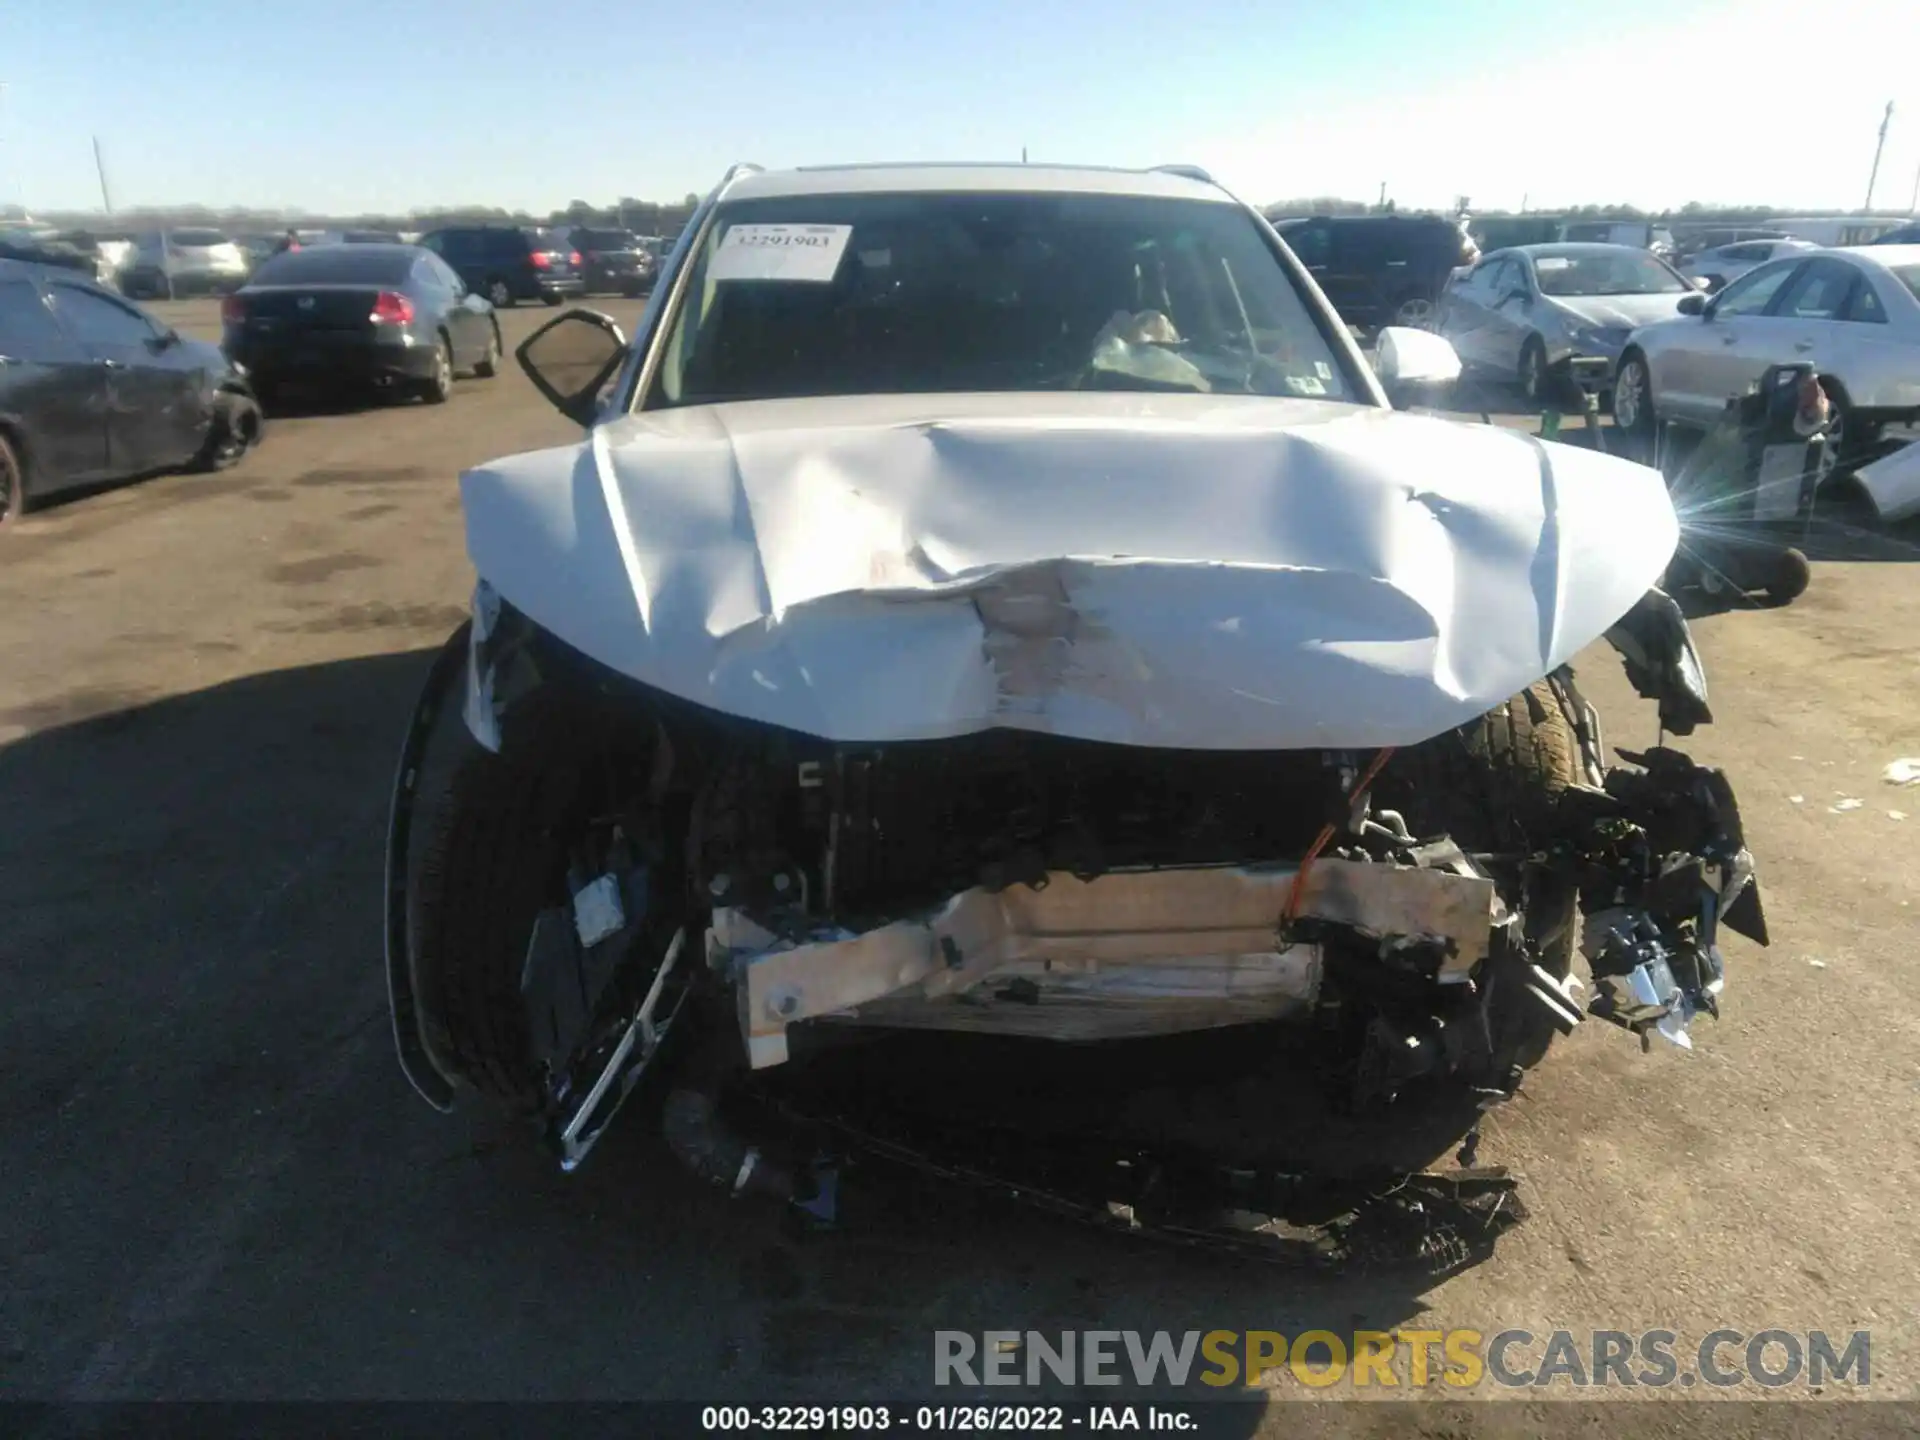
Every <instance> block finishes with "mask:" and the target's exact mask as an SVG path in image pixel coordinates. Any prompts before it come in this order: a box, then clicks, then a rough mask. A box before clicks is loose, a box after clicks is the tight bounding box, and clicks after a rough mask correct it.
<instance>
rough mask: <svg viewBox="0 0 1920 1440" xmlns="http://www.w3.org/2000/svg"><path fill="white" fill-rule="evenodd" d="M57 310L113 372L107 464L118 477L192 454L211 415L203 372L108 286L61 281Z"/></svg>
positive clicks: (54, 290)
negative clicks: (183, 359)
mask: <svg viewBox="0 0 1920 1440" xmlns="http://www.w3.org/2000/svg"><path fill="white" fill-rule="evenodd" d="M47 288H48V291H49V292H50V298H51V299H52V302H53V311H54V314H55V315H56V316H57V317H58V318H59V319H60V322H61V323H62V324H63V325H65V326H66V328H67V330H68V332H69V333H70V334H72V335H73V336H74V337H75V338H76V339H77V340H79V342H80V343H81V345H82V346H84V347H85V348H86V350H87V353H88V354H89V355H90V356H91V357H92V359H93V361H94V363H95V364H97V365H99V366H100V367H101V368H102V369H103V370H105V371H106V376H107V402H108V409H107V463H108V466H109V467H110V469H111V470H112V472H113V473H114V474H115V475H139V474H144V473H145V472H147V471H149V470H164V469H168V468H170V467H172V466H175V465H179V464H181V463H183V462H184V461H186V460H187V459H189V458H191V456H192V455H193V453H194V452H195V451H196V450H198V449H199V448H200V442H201V438H202V437H203V436H204V435H205V434H206V427H207V421H208V418H209V417H208V413H207V406H206V399H205V395H204V393H203V388H204V387H203V385H202V383H201V381H202V377H201V375H200V373H199V371H198V370H197V369H196V368H195V367H193V366H191V365H188V364H185V363H183V362H182V357H181V356H180V354H179V353H178V348H177V342H169V341H168V340H167V338H166V332H165V331H163V330H162V329H161V328H160V327H159V326H158V325H156V324H154V322H153V321H152V320H150V319H148V318H147V317H146V316H145V315H143V314H141V313H140V311H138V310H136V309H134V308H133V306H131V305H128V304H126V303H125V302H124V301H122V300H119V299H117V298H116V297H113V296H110V295H108V294H107V293H106V292H105V291H101V290H95V289H92V288H90V287H87V286H84V285H78V284H74V283H72V282H69V281H62V280H56V281H54V282H53V283H52V284H51V285H49V286H48V287H47Z"/></svg>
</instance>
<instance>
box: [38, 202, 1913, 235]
mask: <svg viewBox="0 0 1920 1440" xmlns="http://www.w3.org/2000/svg"><path fill="white" fill-rule="evenodd" d="M699 203H700V197H699V196H698V195H686V196H683V197H682V198H681V199H680V200H679V202H678V203H673V202H667V201H659V200H640V199H636V198H634V197H633V196H631V195H623V196H621V197H620V198H619V199H618V200H616V201H614V202H613V203H612V204H611V205H595V204H591V203H589V202H588V201H585V200H575V201H572V202H571V203H569V204H568V205H567V206H566V208H565V209H563V210H551V211H548V212H547V213H546V214H544V215H539V214H535V213H533V212H532V211H528V210H508V209H503V208H502V207H500V206H498V205H444V206H438V207H435V208H432V209H426V210H412V211H408V212H407V213H406V214H404V215H396V214H376V213H372V212H366V213H361V214H352V215H349V214H315V213H313V212H311V211H306V210H257V209H247V208H244V207H230V208H226V209H217V208H214V207H210V206H206V205H165V206H150V207H143V208H140V209H135V210H120V211H116V212H115V213H114V214H112V215H106V214H104V213H102V212H101V211H98V210H92V211H58V212H48V213H41V214H39V215H37V216H36V219H37V220H38V221H39V222H41V223H44V224H50V225H58V226H60V227H61V228H63V229H87V230H95V231H102V232H115V231H137V230H155V229H167V228H173V227H188V226H190V227H195V228H205V229H212V230H230V231H235V232H238V233H242V234H261V233H267V234H271V233H274V232H277V231H281V230H285V229H287V228H288V227H290V226H291V227H297V228H300V229H303V230H304V229H314V230H344V229H359V230H432V229H435V228H437V227H439V226H442V225H473V224H494V225H595V226H606V227H609V228H621V229H626V230H631V231H633V232H634V233H635V234H637V235H665V236H669V237H671V236H673V235H677V234H679V232H680V230H681V229H682V227H684V226H685V225H686V223H687V221H688V220H689V219H690V218H692V215H693V212H694V209H695V208H696V207H697V206H698V205H699ZM1264 208H1265V211H1266V213H1267V214H1269V215H1380V214H1394V213H1396V207H1395V203H1394V202H1393V201H1392V200H1387V201H1385V202H1384V203H1376V202H1373V201H1369V200H1349V199H1346V198H1344V197H1341V196H1337V195H1311V196H1306V197H1303V198H1295V199H1291V200H1281V201H1277V202H1275V203H1274V204H1272V205H1268V206H1266V207H1264ZM1468 210H1471V211H1472V213H1473V214H1474V215H1475V216H1478V217H1491V216H1508V215H1517V214H1533V215H1541V216H1549V215H1551V216H1563V217H1565V218H1567V219H1571V220H1655V221H1664V222H1672V221H1676V220H1678V221H1687V222H1715V221H1720V222H1727V223H1733V224H1750V223H1754V222H1764V221H1767V220H1770V219H1773V218H1775V217H1776V216H1782V215H1805V214H1813V213H1820V210H1819V207H1806V206H1802V207H1798V208H1785V207H1781V206H1778V205H1709V204H1706V203H1704V202H1702V201H1699V200H1690V201H1688V202H1687V203H1686V204H1685V205H1682V206H1681V207H1680V208H1679V209H1677V210H1643V209H1641V208H1639V207H1638V206H1635V205H1617V204H1616V205H1570V206H1561V207H1552V206H1549V207H1547V208H1545V209H1540V210H1531V211H1515V210H1507V209H1499V208H1487V209H1474V208H1473V207H1472V206H1471V205H1470V204H1469V203H1468V197H1467V196H1464V195H1463V196H1460V197H1459V198H1458V199H1457V200H1456V201H1455V202H1454V204H1453V206H1452V207H1451V211H1450V212H1446V213H1454V214H1458V213H1461V212H1463V211H1468ZM1410 213H1413V212H1410ZM1424 213H1429V214H1431V213H1435V212H1434V211H1427V212H1424ZM1873 213H1876V214H1882V215H1904V214H1906V213H1907V212H1905V211H1903V210H1884V209H1883V210H1879V211H1875V212H1873Z"/></svg>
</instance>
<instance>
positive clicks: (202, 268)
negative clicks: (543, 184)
mask: <svg viewBox="0 0 1920 1440" xmlns="http://www.w3.org/2000/svg"><path fill="white" fill-rule="evenodd" d="M667 243H668V242H667V241H665V240H663V239H661V238H659V237H657V236H655V237H650V236H641V235H634V234H631V233H629V232H628V231H625V230H621V229H617V228H611V227H598V226H559V227H545V226H520V225H455V226H447V227H442V228H440V229H437V230H432V231H428V232H426V233H425V234H417V233H416V234H409V233H405V232H402V231H395V230H367V229H338V230H316V229H297V228H296V229H293V230H283V231H280V232H278V233H274V234H230V233H228V232H226V231H223V230H217V229H208V228H194V227H181V228H175V229H168V230H151V231H144V232H140V233H132V234H113V235H106V234H96V233H93V232H90V231H79V230H68V231H57V230H53V229H50V228H48V227H44V226H41V227H13V228H9V229H0V259H8V260H18V261H24V262H27V263H31V264H40V265H51V266H53V267H55V268H57V269H69V270H77V271H79V272H81V273H83V274H85V275H88V276H89V277H91V278H92V279H93V280H94V282H95V283H96V284H100V285H104V286H107V287H108V288H111V289H116V290H119V291H120V292H122V293H123V294H125V295H127V296H128V297H129V298H131V299H136V300H161V299H184V298H188V297H191V296H202V295H227V294H231V293H232V292H234V291H236V290H238V289H239V288H240V287H241V286H242V285H244V284H246V283H247V280H248V278H249V277H250V276H251V275H252V274H253V272H254V271H255V270H256V269H257V268H258V267H259V266H260V265H262V264H264V263H265V262H266V261H268V260H269V259H271V258H272V257H273V256H275V255H276V254H278V253H279V252H280V251H282V250H284V249H287V248H290V247H291V248H299V249H318V248H322V247H327V246H334V245H400V244H420V245H424V246H425V247H426V248H427V249H429V250H432V251H433V252H434V253H435V254H438V255H439V256H440V257H441V258H442V259H444V260H445V261H446V262H447V263H448V264H449V265H451V266H452V267H453V268H454V269H455V270H456V271H458V272H459V273H460V274H461V275H462V276H463V277H464V278H465V279H466V281H467V283H468V285H470V286H471V287H472V288H474V289H476V290H479V291H481V292H483V293H484V294H486V295H487V296H488V298H489V299H491V300H492V302H493V303H494V304H496V305H511V304H514V303H515V302H517V301H520V300H544V301H547V302H548V303H550V304H558V303H559V302H560V301H561V300H562V299H565V298H567V297H569V296H573V295H581V294H596V293H597V294H617V295H628V296H632V295H640V294H644V293H646V291H647V290H648V289H650V288H651V286H652V283H653V275H654V273H655V272H656V271H657V270H658V268H659V265H660V261H661V260H662V259H663V258H664V254H665V248H666V245H667Z"/></svg>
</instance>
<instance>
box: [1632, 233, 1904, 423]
mask: <svg viewBox="0 0 1920 1440" xmlns="http://www.w3.org/2000/svg"><path fill="white" fill-rule="evenodd" d="M1808 267H1821V268H1820V269H1818V270H1812V269H1809V268H1808ZM1909 267H1920V245H1879V246H1862V247H1860V248H1857V249H1847V250H1813V251H1807V252H1802V253H1799V254H1790V255H1787V256H1784V257H1783V258H1781V259H1778V260H1773V261H1769V262H1768V263H1767V264H1765V265H1761V266H1759V267H1757V268H1755V269H1753V270H1751V271H1749V272H1748V273H1747V274H1745V275H1743V276H1741V277H1740V279H1738V280H1736V281H1734V282H1733V283H1732V284H1730V285H1729V286H1727V288H1726V289H1724V290H1722V291H1721V292H1720V293H1719V294H1718V295H1716V296H1714V297H1713V298H1712V299H1711V300H1710V301H1708V302H1707V306H1706V310H1705V313H1704V314H1701V315H1682V316H1678V317H1676V318H1675V319H1672V320H1664V321H1661V322H1660V323H1658V324H1654V325H1648V326H1644V327H1642V328H1641V329H1638V330H1636V331H1634V332H1633V335H1632V337H1631V339H1630V340H1629V342H1628V349H1627V352H1626V353H1625V354H1623V356H1622V367H1623V368H1624V366H1625V365H1626V364H1627V363H1628V362H1629V361H1630V360H1631V358H1632V356H1633V353H1634V352H1638V353H1639V354H1640V355H1642V356H1644V357H1645V360H1646V369H1647V373H1648V375H1649V378H1650V384H1651V391H1652V403H1653V412H1654V414H1655V415H1656V416H1657V417H1659V418H1660V419H1663V420H1680V421H1685V422H1687V423H1690V424H1694V425H1711V424H1713V423H1714V422H1715V421H1717V420H1718V419H1719V418H1720V416H1721V414H1722V413H1723V412H1724V410H1725V407H1726V403H1727V401H1728V400H1729V399H1731V398H1734V397H1737V396H1740V395H1743V394H1745V393H1747V391H1748V389H1749V388H1750V387H1751V386H1752V385H1753V384H1754V383H1755V382H1756V381H1758V380H1759V378H1760V376H1761V375H1762V374H1763V373H1764V372H1765V370H1766V369H1767V367H1768V366H1769V365H1791V364H1800V363H1806V364H1811V365H1813V366H1814V367H1815V368H1816V369H1817V370H1818V371H1819V372H1820V373H1821V374H1822V375H1826V376H1828V377H1831V378H1832V379H1833V380H1834V381H1836V382H1838V384H1839V385H1840V387H1841V388H1842V389H1843V390H1844V392H1845V395H1846V399H1847V402H1848V403H1849V404H1850V405H1851V406H1852V407H1853V408H1854V409H1855V410H1876V411H1894V412H1898V411H1910V410H1913V409H1915V408H1920V296H1916V295H1915V294H1914V292H1913V291H1912V290H1911V289H1910V288H1908V285H1907V284H1906V283H1905V282H1903V281H1902V280H1901V279H1900V278H1899V276H1898V275H1896V273H1895V271H1896V270H1906V269H1908V268H1909ZM1823 274H1825V275H1833V276H1836V277H1842V278H1845V279H1847V280H1848V281H1849V282H1850V283H1851V284H1852V285H1853V286H1854V287H1855V288H1854V289H1853V290H1852V291H1849V292H1848V293H1847V294H1846V295H1844V296H1842V297H1841V298H1842V303H1841V305H1840V309H1839V311H1838V312H1837V313H1828V312H1829V310H1831V308H1832V307H1827V306H1823V305H1822V304H1821V303H1820V302H1821V300H1822V298H1823V297H1822V295H1821V294H1819V293H1813V287H1812V284H1811V281H1810V277H1814V276H1818V275H1823ZM1863 294H1864V295H1866V296H1870V297H1871V302H1870V305H1868V304H1867V302H1863V300H1862V299H1861V297H1862V295H1863ZM1798 296H1805V297H1806V298H1805V303H1801V302H1800V301H1799V300H1798V299H1797V298H1796V297H1798ZM1869 314H1878V315H1880V316H1882V317H1883V318H1880V319H1870V318H1867V316H1868V315H1869ZM1617 404H1618V401H1617V399H1616V405H1617Z"/></svg>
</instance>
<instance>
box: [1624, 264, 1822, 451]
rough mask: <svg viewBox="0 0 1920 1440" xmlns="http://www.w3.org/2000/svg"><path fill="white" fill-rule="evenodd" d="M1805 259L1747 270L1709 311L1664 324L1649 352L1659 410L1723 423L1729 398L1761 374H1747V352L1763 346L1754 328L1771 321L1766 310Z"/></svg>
mask: <svg viewBox="0 0 1920 1440" xmlns="http://www.w3.org/2000/svg"><path fill="white" fill-rule="evenodd" d="M1801 263H1802V262H1801V261H1800V260H1799V259H1798V258H1795V259H1791V260H1775V261H1772V262H1771V263H1769V264H1766V265H1762V266H1760V267H1759V268H1757V269H1754V270H1749V271H1748V272H1747V273H1746V274H1745V275H1742V276H1741V277H1740V278H1739V279H1738V280H1735V281H1734V282H1733V283H1732V284H1731V285H1729V286H1727V288H1726V289H1724V290H1722V291H1721V292H1720V293H1719V294H1718V295H1717V296H1715V297H1714V298H1713V300H1712V301H1711V302H1709V303H1708V306H1707V309H1706V313H1705V314H1703V315H1698V316H1687V317H1684V323H1683V322H1682V321H1681V320H1675V321H1670V322H1662V324H1661V325H1660V327H1659V332H1658V333H1660V335H1661V337H1662V338H1661V344H1660V346H1659V348H1658V350H1656V351H1655V352H1654V353H1652V354H1650V355H1649V356H1648V360H1649V362H1650V364H1651V365H1652V367H1653V390H1654V404H1655V406H1656V408H1657V409H1658V411H1659V413H1660V414H1662V415H1664V416H1666V417H1667V418H1668V419H1671V420H1685V421H1689V422H1691V423H1693V424H1695V425H1713V424H1715V423H1716V422H1718V421H1719V419H1720V416H1721V414H1722V413H1723V412H1724V411H1725V410H1726V406H1727V401H1728V399H1729V398H1731V397H1733V396H1735V395H1740V394H1743V393H1744V392H1745V390H1746V387H1747V382H1748V380H1750V379H1752V378H1754V376H1757V375H1758V374H1759V371H1757V370H1756V371H1754V372H1753V375H1751V376H1750V375H1748V374H1747V365H1748V361H1747V358H1746V355H1747V352H1749V351H1750V350H1751V349H1752V348H1753V347H1755V346H1756V345H1757V344H1759V335H1758V334H1756V328H1757V327H1765V326H1766V325H1767V324H1768V321H1767V319H1766V313H1767V308H1768V307H1769V306H1770V305H1772V304H1773V302H1774V300H1775V298H1776V297H1777V296H1778V295H1779V293H1780V290H1781V288H1782V287H1783V286H1785V285H1786V283H1787V281H1788V280H1790V279H1791V278H1792V277H1793V274H1794V272H1795V271H1796V270H1798V269H1799V268H1800V265H1801ZM1669 325H1670V326H1671V327H1672V328H1671V329H1670V330H1669V329H1668V326H1669ZM1762 333H1763V332H1762ZM1761 368H1762V369H1764V368H1765V366H1764V365H1763V366H1762V367H1761Z"/></svg>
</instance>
